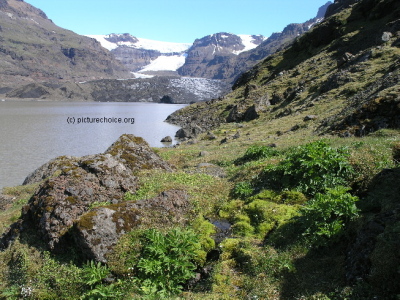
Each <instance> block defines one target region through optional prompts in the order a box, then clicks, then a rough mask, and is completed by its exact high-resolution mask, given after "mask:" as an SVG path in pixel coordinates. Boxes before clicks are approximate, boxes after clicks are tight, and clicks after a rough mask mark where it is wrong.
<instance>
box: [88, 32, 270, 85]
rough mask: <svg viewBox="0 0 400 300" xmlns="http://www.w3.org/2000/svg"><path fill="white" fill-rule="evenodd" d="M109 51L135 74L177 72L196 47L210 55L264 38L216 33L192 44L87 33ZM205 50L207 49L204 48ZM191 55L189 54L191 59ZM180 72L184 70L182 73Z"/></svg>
mask: <svg viewBox="0 0 400 300" xmlns="http://www.w3.org/2000/svg"><path fill="white" fill-rule="evenodd" d="M89 37H91V38H94V39H96V40H97V41H99V42H100V44H101V45H102V46H103V47H104V48H106V49H108V50H109V51H111V52H112V53H113V54H114V56H115V57H116V58H117V59H118V60H120V61H121V62H122V63H123V64H124V65H125V66H127V67H128V68H129V70H130V71H131V72H132V73H134V74H135V76H136V77H146V74H155V73H157V74H160V73H164V74H165V73H166V72H168V73H169V74H178V73H179V72H177V70H179V69H180V68H182V67H183V66H184V65H185V64H186V62H187V59H188V57H193V56H194V55H195V54H193V53H198V52H199V48H203V49H202V51H201V52H202V53H203V54H205V55H206V56H207V58H208V60H209V59H212V58H213V57H214V56H215V55H222V54H225V55H238V54H240V53H242V52H244V51H248V50H251V49H254V48H255V47H257V46H258V45H259V44H260V43H261V42H263V41H264V40H265V39H266V38H265V37H264V36H261V35H234V34H230V33H217V34H213V35H209V36H206V37H203V38H201V39H197V40H196V41H195V42H194V43H193V44H185V43H171V42H161V41H154V40H148V39H143V38H138V37H135V36H132V35H130V34H128V33H125V34H109V35H89ZM204 49H207V50H206V53H205V52H204ZM190 59H191V58H189V60H190ZM181 75H183V74H181Z"/></svg>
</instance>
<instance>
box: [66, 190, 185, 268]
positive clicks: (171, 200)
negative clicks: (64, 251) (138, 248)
mask: <svg viewBox="0 0 400 300" xmlns="http://www.w3.org/2000/svg"><path fill="white" fill-rule="evenodd" d="M190 208H191V205H190V202H189V196H188V194H187V193H186V192H184V191H180V190H169V191H165V192H162V193H161V194H160V195H158V196H157V197H154V198H152V199H144V200H139V201H135V202H132V201H127V202H121V203H117V204H113V205H109V206H102V207H98V208H95V209H93V210H91V211H89V212H88V213H86V214H85V215H83V216H82V217H81V218H79V221H78V222H76V225H75V226H74V229H73V237H74V240H75V241H76V244H77V246H78V248H79V249H80V251H81V252H82V253H83V254H84V255H85V257H87V258H89V259H93V260H96V261H101V262H104V263H105V262H107V254H108V253H109V252H110V250H111V249H112V247H113V246H114V245H115V244H116V243H117V242H118V239H119V238H120V237H121V236H122V235H123V234H125V233H128V232H129V231H131V230H132V229H134V228H139V227H147V226H163V227H165V226H167V225H177V224H180V225H183V224H185V223H187V221H188V220H187V218H186V216H187V214H188V213H189V210H190Z"/></svg>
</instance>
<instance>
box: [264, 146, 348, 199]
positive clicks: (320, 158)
mask: <svg viewBox="0 0 400 300" xmlns="http://www.w3.org/2000/svg"><path fill="white" fill-rule="evenodd" d="M348 158H349V152H348V150H347V148H345V147H342V148H338V149H334V148H332V147H330V146H329V145H327V144H326V143H325V142H324V141H317V142H313V143H309V144H306V145H304V146H299V147H296V148H295V149H293V150H292V151H291V152H289V153H288V155H287V158H286V159H285V160H283V161H282V162H280V163H279V164H278V165H276V166H268V167H267V168H266V169H265V170H264V172H263V174H262V176H261V178H262V181H263V182H264V183H266V184H267V185H270V186H272V187H274V188H276V189H281V190H284V189H289V190H290V189H295V190H297V191H300V192H302V193H304V194H306V195H310V196H312V195H315V194H316V193H323V192H324V191H326V190H327V189H329V188H333V187H335V186H338V185H346V184H347V181H348V180H349V179H350V178H351V176H352V174H353V168H352V166H351V164H350V163H349V161H348Z"/></svg>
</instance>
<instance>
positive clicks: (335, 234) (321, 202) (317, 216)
mask: <svg viewBox="0 0 400 300" xmlns="http://www.w3.org/2000/svg"><path fill="white" fill-rule="evenodd" d="M348 190H349V189H348V188H345V187H343V186H339V187H336V188H334V189H329V190H328V191H327V192H326V194H320V193H318V194H316V195H315V197H314V199H312V200H310V201H309V202H308V203H307V205H305V206H304V207H303V208H302V209H301V210H300V213H301V216H300V217H299V221H300V223H301V225H302V226H303V228H304V232H303V235H304V236H306V237H307V238H308V239H309V241H310V242H311V243H312V244H313V245H316V246H326V245H328V244H329V243H331V242H333V241H336V240H337V239H338V238H339V237H340V236H341V235H342V234H343V232H344V228H345V226H346V225H347V224H348V223H349V221H351V220H353V219H354V218H356V217H357V216H358V209H357V207H356V205H355V203H356V201H358V197H355V196H352V195H351V194H350V193H347V192H348Z"/></svg>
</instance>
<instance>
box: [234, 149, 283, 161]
mask: <svg viewBox="0 0 400 300" xmlns="http://www.w3.org/2000/svg"><path fill="white" fill-rule="evenodd" d="M277 155H279V152H278V150H276V149H275V148H272V147H268V146H258V145H253V146H250V147H249V148H247V150H246V152H245V153H244V155H243V156H242V157H239V158H238V159H236V160H235V164H237V165H240V164H243V163H245V162H248V161H252V160H259V159H263V158H268V157H272V156H277Z"/></svg>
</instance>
